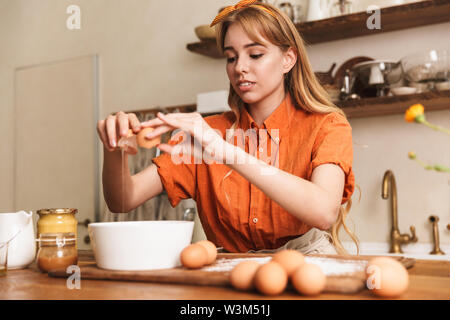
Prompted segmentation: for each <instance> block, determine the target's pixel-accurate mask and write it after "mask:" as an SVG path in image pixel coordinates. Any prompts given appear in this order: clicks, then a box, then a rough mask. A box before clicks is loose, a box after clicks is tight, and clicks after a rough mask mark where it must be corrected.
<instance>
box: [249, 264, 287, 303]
mask: <svg viewBox="0 0 450 320" xmlns="http://www.w3.org/2000/svg"><path fill="white" fill-rule="evenodd" d="M287 282H288V276H287V273H286V270H284V268H283V267H282V266H280V264H279V263H278V262H275V261H269V262H267V263H266V264H263V265H262V266H260V267H259V268H258V270H256V273H255V279H254V285H255V288H256V289H257V290H258V291H259V292H261V293H263V294H265V295H269V296H273V295H277V294H280V293H281V292H283V290H284V289H285V288H286V285H287Z"/></svg>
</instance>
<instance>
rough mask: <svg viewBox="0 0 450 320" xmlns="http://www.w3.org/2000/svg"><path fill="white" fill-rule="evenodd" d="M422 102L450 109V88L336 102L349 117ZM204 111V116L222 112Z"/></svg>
mask: <svg viewBox="0 0 450 320" xmlns="http://www.w3.org/2000/svg"><path fill="white" fill-rule="evenodd" d="M415 103H421V104H423V106H424V107H425V112H430V111H438V110H450V90H445V91H429V92H424V93H416V94H408V95H402V96H393V97H378V98H365V99H358V100H348V101H340V102H336V105H337V106H338V107H340V108H341V109H342V110H343V111H344V112H345V114H346V115H347V118H349V119H351V118H367V117H377V116H387V115H393V114H404V113H405V111H406V110H407V109H408V108H409V107H410V106H411V105H413V104H415ZM196 110H197V106H196V104H195V103H193V104H185V105H180V106H172V107H166V108H164V109H149V110H137V111H133V112H135V113H149V112H150V113H156V112H157V111H163V112H176V111H179V112H194V111H196ZM221 113H222V112H215V113H202V115H203V116H204V117H207V116H210V115H215V114H221Z"/></svg>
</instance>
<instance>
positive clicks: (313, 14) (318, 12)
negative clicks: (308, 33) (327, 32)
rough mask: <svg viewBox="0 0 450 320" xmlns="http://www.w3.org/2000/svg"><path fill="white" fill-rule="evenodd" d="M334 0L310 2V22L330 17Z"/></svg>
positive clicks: (310, 0) (308, 18)
mask: <svg viewBox="0 0 450 320" xmlns="http://www.w3.org/2000/svg"><path fill="white" fill-rule="evenodd" d="M332 4H333V1H332V0H309V4H308V16H307V20H308V21H313V20H321V19H326V18H328V17H329V14H330V9H331V6H332Z"/></svg>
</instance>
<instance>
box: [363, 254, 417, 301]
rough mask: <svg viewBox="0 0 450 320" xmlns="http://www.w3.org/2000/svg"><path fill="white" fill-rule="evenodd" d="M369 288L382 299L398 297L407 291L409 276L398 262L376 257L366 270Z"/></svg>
mask: <svg viewBox="0 0 450 320" xmlns="http://www.w3.org/2000/svg"><path fill="white" fill-rule="evenodd" d="M366 275H367V281H366V284H367V287H368V288H369V290H370V291H371V292H373V293H374V294H376V295H378V296H380V297H397V296H399V295H401V294H402V293H403V292H405V291H406V289H407V288H408V285H409V274H408V271H407V270H406V268H405V267H404V266H403V265H402V264H401V263H400V262H398V261H396V260H394V259H392V258H389V257H376V258H373V259H371V260H370V261H369V263H368V264H367V268H366Z"/></svg>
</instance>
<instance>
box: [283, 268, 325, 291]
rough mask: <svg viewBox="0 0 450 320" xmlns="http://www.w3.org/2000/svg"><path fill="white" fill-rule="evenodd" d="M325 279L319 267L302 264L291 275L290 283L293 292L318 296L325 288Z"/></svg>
mask: <svg viewBox="0 0 450 320" xmlns="http://www.w3.org/2000/svg"><path fill="white" fill-rule="evenodd" d="M326 279H327V277H326V276H325V274H324V273H323V271H322V269H320V267H319V266H317V265H315V264H312V263H304V264H302V265H301V266H300V267H299V268H297V269H296V270H295V271H294V273H293V274H292V277H291V281H292V285H293V286H294V288H295V290H297V291H298V292H299V293H301V294H303V295H307V296H314V295H318V294H319V293H321V292H322V290H323V289H324V288H325V284H326V281H327V280H326Z"/></svg>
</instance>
